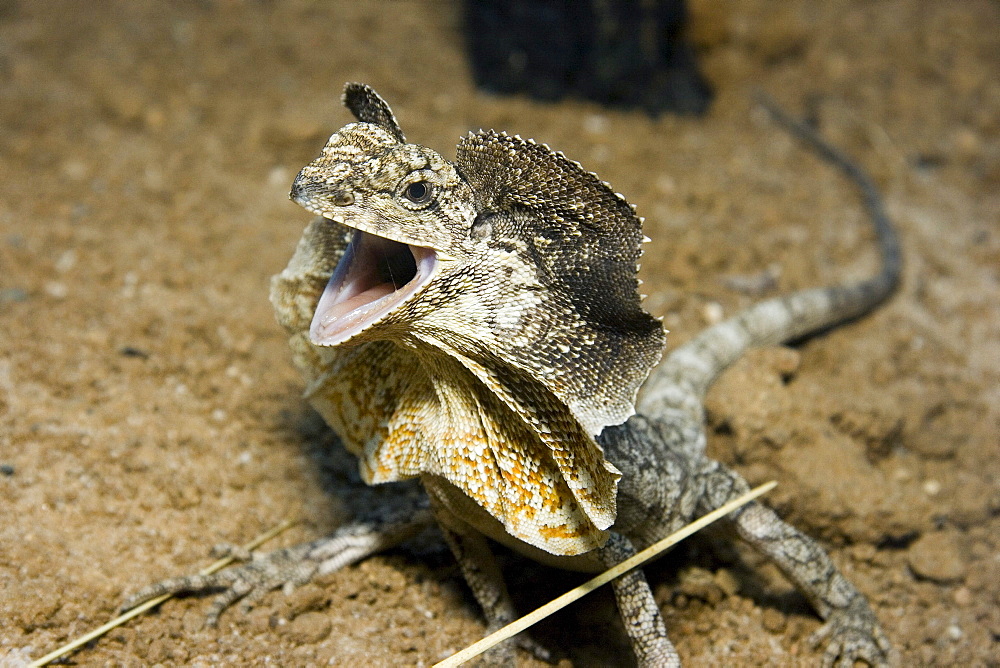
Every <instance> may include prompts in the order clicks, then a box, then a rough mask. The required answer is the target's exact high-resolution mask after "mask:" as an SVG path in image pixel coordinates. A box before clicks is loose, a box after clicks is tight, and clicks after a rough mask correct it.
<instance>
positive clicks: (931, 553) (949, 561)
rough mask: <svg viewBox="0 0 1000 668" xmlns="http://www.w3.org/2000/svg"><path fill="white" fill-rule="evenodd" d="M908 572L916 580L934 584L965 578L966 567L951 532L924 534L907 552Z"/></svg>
mask: <svg viewBox="0 0 1000 668" xmlns="http://www.w3.org/2000/svg"><path fill="white" fill-rule="evenodd" d="M907 561H908V562H909V564H910V570H912V571H913V574H914V575H916V576H917V577H918V578H921V579H924V580H932V581H934V582H955V581H957V580H961V579H963V578H964V577H965V571H966V565H965V560H964V558H963V556H962V553H961V551H960V549H959V546H958V544H957V536H956V534H955V533H954V532H951V531H934V532H931V533H927V534H924V535H923V536H921V537H920V538H918V539H917V540H916V542H914V543H913V545H911V546H910V548H909V550H908V551H907Z"/></svg>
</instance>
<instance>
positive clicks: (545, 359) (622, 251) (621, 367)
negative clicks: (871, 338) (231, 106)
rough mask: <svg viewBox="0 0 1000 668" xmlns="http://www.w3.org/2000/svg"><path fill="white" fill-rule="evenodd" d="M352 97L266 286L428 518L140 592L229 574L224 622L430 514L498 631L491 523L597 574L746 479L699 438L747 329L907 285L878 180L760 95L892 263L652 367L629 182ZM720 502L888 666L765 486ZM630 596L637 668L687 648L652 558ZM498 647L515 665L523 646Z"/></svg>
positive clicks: (771, 333) (312, 362) (309, 176)
mask: <svg viewBox="0 0 1000 668" xmlns="http://www.w3.org/2000/svg"><path fill="white" fill-rule="evenodd" d="M344 102H345V104H346V105H347V107H348V108H349V109H350V110H351V111H352V112H353V113H354V115H355V117H356V118H357V119H358V122H357V123H352V124H350V125H347V126H345V127H344V128H342V129H341V130H340V131H338V132H337V133H335V134H334V135H333V136H332V137H331V138H330V141H329V142H328V144H327V146H326V147H325V148H324V149H323V153H322V154H321V155H320V157H318V158H317V159H316V160H314V161H313V162H312V163H310V164H309V165H308V166H306V167H305V168H303V170H302V171H301V172H300V174H299V176H298V177H297V178H296V180H295V183H294V185H293V187H292V198H293V199H294V200H295V201H297V202H299V203H300V204H302V205H303V206H304V207H305V208H307V209H308V210H310V211H312V212H313V213H316V214H317V215H318V216H320V217H319V218H317V219H316V220H314V221H313V222H312V223H311V224H310V225H309V226H308V227H307V228H306V231H305V233H304V234H303V237H302V239H301V241H300V242H299V245H298V248H297V249H296V252H295V254H294V256H293V257H292V260H291V262H290V263H289V265H288V267H287V268H286V269H285V270H284V271H283V272H282V273H281V274H279V275H278V276H276V277H275V279H274V281H273V284H272V290H271V300H272V303H273V304H274V306H275V311H276V313H277V316H278V320H279V322H280V323H281V324H282V325H283V326H284V327H285V328H286V330H287V331H288V333H289V336H290V345H291V347H292V350H293V355H294V360H295V363H296V365H297V366H298V368H299V369H300V370H301V371H302V373H303V376H304V377H305V379H306V384H307V389H306V396H307V398H308V399H309V401H310V402H311V403H312V404H313V406H314V407H315V408H316V409H317V410H318V411H319V412H320V413H321V414H322V415H323V417H324V419H326V421H327V422H328V423H329V424H330V426H331V427H333V429H334V430H335V431H336V432H337V433H338V434H339V435H340V437H341V439H342V441H343V443H344V445H345V447H347V449H348V450H349V451H351V452H352V453H353V454H355V455H356V456H357V457H358V459H359V468H360V471H361V475H362V477H363V478H364V480H365V482H367V483H369V484H375V483H381V482H389V481H394V480H402V479H406V478H414V477H417V478H419V479H420V480H421V482H422V483H423V485H424V488H425V489H426V491H427V493H428V496H429V498H430V512H428V510H427V509H426V507H424V506H423V505H421V504H420V503H419V502H415V501H413V500H412V499H408V500H406V501H402V502H401V503H400V504H399V505H398V506H392V507H387V508H384V509H375V510H373V511H372V513H371V516H370V517H365V518H359V521H358V522H357V523H356V524H352V525H348V526H347V527H342V528H341V529H340V530H338V532H336V533H335V534H334V535H332V536H329V537H326V538H322V539H319V540H317V541H314V542H313V543H310V544H308V545H305V546H299V547H296V548H290V549H288V550H281V551H278V552H273V553H270V554H268V555H264V556H263V557H260V558H257V559H255V560H254V561H251V562H250V563H248V564H246V565H244V566H241V567H237V568H235V569H232V570H230V571H224V572H222V573H220V574H217V575H213V576H207V577H203V576H192V577H187V578H176V579H173V580H168V581H165V582H163V583H160V584H158V585H154V586H153V587H150V588H147V589H146V590H144V591H142V592H139V594H137V595H136V596H135V597H133V598H132V599H131V600H130V601H129V603H128V605H134V604H135V603H137V602H139V601H141V600H144V599H148V598H151V597H153V596H156V595H159V594H162V593H166V592H178V591H191V590H204V589H207V588H217V587H222V588H223V589H224V591H223V593H222V594H221V595H220V597H219V598H218V599H217V600H216V603H215V604H214V605H213V607H212V612H211V619H212V620H213V621H214V619H216V618H217V616H218V614H219V613H220V612H221V611H222V610H223V609H224V608H225V607H226V606H228V605H230V604H231V603H233V602H234V601H236V600H239V599H240V598H244V597H245V601H248V602H250V603H252V602H253V601H255V600H257V599H258V598H259V597H260V596H262V595H263V593H265V592H267V591H269V590H270V589H272V588H274V587H277V586H281V585H296V584H301V583H303V582H305V581H308V580H309V579H310V578H311V577H313V576H314V575H315V574H317V573H320V572H329V571H332V570H336V569H338V568H342V567H343V566H345V565H347V564H349V563H353V562H354V561H357V560H359V559H362V558H364V557H365V556H368V555H369V554H373V553H375V552H377V551H379V550H382V549H385V548H386V547H388V546H390V545H394V544H396V543H398V542H400V541H402V540H405V539H407V538H408V537H410V536H412V535H413V534H414V533H416V532H417V531H419V530H421V529H422V528H424V527H425V526H427V525H428V524H429V523H430V521H431V516H433V517H434V518H435V519H436V520H437V523H438V525H439V526H440V527H441V529H442V531H443V533H444V535H445V538H446V540H447V541H448V543H449V545H450V546H451V548H452V551H453V553H454V554H455V557H456V558H457V560H458V562H459V565H460V566H461V568H462V572H463V574H464V576H465V578H466V580H467V582H468V583H469V586H470V588H471V589H472V591H473V593H474V595H475V596H476V599H477V600H478V601H479V603H480V604H481V605H482V608H483V610H484V613H485V614H486V617H487V620H488V622H489V625H490V627H491V628H495V627H499V626H502V625H503V624H505V623H507V622H509V621H511V620H512V619H513V616H514V608H513V606H512V605H511V602H510V598H509V596H508V594H507V589H506V587H505V585H504V582H503V581H502V577H501V573H500V569H499V568H498V567H497V566H496V564H495V562H494V559H493V555H492V552H491V550H490V548H489V545H488V542H487V541H486V540H485V538H484V537H489V538H492V539H493V540H496V541H498V542H500V543H502V544H505V545H507V546H509V547H511V548H512V549H515V550H518V551H520V552H522V553H524V554H527V555H528V556H531V557H532V558H535V559H538V560H539V561H542V562H545V563H549V564H552V565H555V566H558V567H562V568H570V569H576V570H585V571H592V570H601V569H603V568H605V567H607V566H609V565H612V564H614V563H618V562H619V561H621V560H623V559H625V558H627V557H628V556H630V555H631V554H634V553H635V552H636V551H638V550H641V549H642V548H644V547H646V546H648V545H649V544H651V543H652V542H654V541H656V540H658V539H659V538H662V537H663V536H665V535H667V534H669V533H671V532H672V531H674V530H676V529H677V528H679V527H681V526H683V525H684V524H686V523H688V522H689V521H690V520H692V519H693V518H695V517H697V516H699V515H701V514H704V513H705V512H708V511H709V510H712V509H714V508H717V507H719V506H720V505H722V504H724V503H726V502H727V501H729V500H730V499H732V498H734V497H735V496H738V495H739V494H742V493H743V492H745V491H746V490H747V489H748V486H747V484H746V482H745V481H744V480H743V479H742V478H741V477H740V476H739V475H738V474H736V473H735V472H733V471H730V470H728V469H726V468H725V467H724V466H722V465H721V464H719V463H717V462H714V461H712V460H710V459H708V458H707V457H706V456H705V454H704V450H705V432H704V417H705V416H704V408H703V401H704V395H705V392H706V391H707V390H708V388H709V386H710V385H711V383H712V381H713V380H714V379H715V378H716V377H717V376H718V375H719V374H720V373H721V372H722V371H723V370H724V369H725V368H726V367H727V366H729V365H730V364H731V363H732V362H734V361H735V360H736V359H737V358H738V357H739V356H740V355H741V354H742V353H743V352H744V351H745V350H746V349H748V348H750V347H753V346H763V345H773V344H777V343H781V342H785V341H789V340H792V339H797V338H801V337H802V336H805V335H808V334H810V333H813V332H816V331H819V330H822V329H825V328H828V327H830V326H832V325H835V324H837V323H840V322H843V321H845V320H849V319H852V318H856V317H858V316H860V315H862V314H864V313H866V312H868V311H870V310H871V309H872V308H874V307H875V306H876V305H877V304H879V303H880V302H882V301H883V300H884V299H886V298H887V297H888V296H889V295H890V294H891V293H892V291H893V290H894V289H895V287H896V285H897V283H898V281H899V275H900V264H901V263H900V253H899V248H898V243H897V241H896V237H895V233H894V232H893V228H892V225H891V224H890V222H889V220H888V218H887V217H886V215H885V213H884V212H883V210H882V204H881V200H880V199H879V196H878V193H877V192H876V191H875V189H874V187H873V186H872V185H871V183H870V181H869V180H868V179H867V177H866V176H865V175H864V173H862V172H861V171H860V170H859V169H858V168H857V167H856V166H854V165H853V163H851V162H850V161H849V160H847V159H846V158H845V157H843V156H842V155H840V154H839V153H837V152H836V151H835V150H833V149H832V148H830V147H829V146H828V145H826V144H825V143H824V142H823V141H822V140H821V139H819V138H818V137H817V136H816V135H815V133H813V132H812V131H811V130H810V129H809V128H807V127H805V126H803V125H801V124H799V123H797V122H796V121H794V120H792V119H791V118H789V117H787V116H785V115H784V114H783V113H782V112H781V111H779V110H778V109H776V108H775V107H773V105H769V103H766V102H765V106H768V107H769V109H770V110H771V112H772V114H773V115H774V117H775V118H776V119H777V120H778V121H779V122H780V123H782V124H783V125H784V126H786V128H788V129H789V130H790V131H791V132H792V133H793V134H794V135H796V136H797V137H799V138H801V139H802V140H804V141H805V142H807V143H809V144H810V145H811V146H812V147H813V149H814V150H816V151H817V152H818V153H819V154H820V155H821V156H823V157H824V158H826V159H827V160H828V161H830V162H831V163H832V164H834V165H835V166H837V167H838V168H840V169H841V170H842V171H844V172H845V173H846V175H847V176H848V178H850V179H851V180H852V182H854V183H855V184H856V185H857V186H858V187H859V189H860V191H861V193H862V196H863V198H864V201H865V204H866V206H867V208H868V210H869V213H870V214H871V217H872V220H873V222H874V226H875V229H876V232H877V236H878V240H879V246H880V249H881V252H882V259H883V262H882V268H881V270H880V271H879V272H878V274H876V275H875V276H873V277H872V278H870V279H868V280H865V281H861V282H858V283H855V284H847V285H840V286H833V287H827V288H820V289H813V290H806V291H802V292H798V293H794V294H792V295H788V296H785V297H782V298H778V299H772V300H768V301H765V302H761V303H760V304H757V305H755V306H753V307H751V308H749V309H747V310H746V311H744V312H743V313H741V314H739V315H737V316H735V317H733V318H731V319H729V320H727V321H725V322H722V323H720V324H718V325H715V326H714V327H711V328H709V329H707V330H705V331H704V332H703V333H702V334H701V335H699V336H698V337H696V338H695V339H693V340H692V341H690V342H689V343H687V344H685V345H684V346H681V347H680V348H678V349H676V350H675V351H673V352H672V353H671V354H670V355H669V356H668V357H666V359H664V360H663V362H662V363H661V364H659V366H656V365H657V362H658V360H659V357H660V354H661V349H662V345H663V340H664V338H663V332H662V329H661V328H660V326H659V323H658V322H657V321H655V320H654V319H653V318H651V317H650V316H649V315H648V314H646V313H645V312H644V311H643V310H642V308H641V305H640V303H639V297H638V295H637V292H636V288H637V282H636V278H635V272H636V269H637V261H638V258H639V254H640V244H641V241H642V235H641V231H640V220H639V219H638V218H637V217H636V215H635V213H634V212H633V210H632V208H631V206H630V205H628V203H627V202H625V200H624V199H623V198H622V197H621V196H620V195H617V194H616V193H614V192H613V191H612V190H611V189H610V187H609V186H608V185H607V184H605V183H603V182H601V181H600V180H599V179H598V178H597V177H595V176H594V175H592V174H589V173H587V172H585V171H584V170H583V169H582V168H581V167H580V166H579V165H577V164H576V163H573V162H571V161H569V160H567V159H566V158H565V157H563V156H562V155H561V154H558V153H554V152H552V151H551V150H549V149H548V148H547V147H545V146H542V145H539V144H535V143H534V142H531V141H526V140H522V139H520V138H518V137H509V136H507V135H505V134H499V133H496V132H493V131H486V132H479V133H474V134H471V135H469V136H467V137H465V138H464V139H463V140H462V141H461V143H460V144H459V147H458V159H457V161H456V162H455V163H451V162H448V161H447V160H445V159H444V158H442V157H441V156H440V155H439V154H437V153H436V152H434V151H432V150H430V149H428V148H425V147H422V146H419V145H416V144H407V143H405V138H404V135H403V133H402V131H401V130H400V129H399V126H398V124H397V123H396V120H395V117H394V116H393V114H392V111H391V110H390V109H389V107H388V105H386V103H385V102H384V101H383V100H382V99H381V98H380V97H379V96H378V95H377V94H376V93H375V92H374V91H373V90H372V89H370V88H369V87H367V86H364V85H361V84H348V86H347V88H346V90H345V94H344ZM352 239H353V241H352ZM386 240H391V241H386ZM341 260H343V262H341ZM338 263H340V264H339V265H338ZM364 263H368V265H365V266H362V265H364ZM376 264H377V265H378V267H379V268H378V270H375V269H372V268H371V266H374V265H376ZM369 265H371V266H369ZM338 267H339V268H338ZM335 272H336V275H335ZM331 276H334V278H333V279H332V280H331ZM328 283H329V286H328ZM367 290H370V292H366V291H367ZM654 367H656V368H655V369H654ZM651 372H652V373H651ZM647 377H648V379H647ZM644 381H645V385H644V387H643V390H642V393H641V395H639V400H638V409H639V412H638V414H636V412H635V407H636V404H635V402H636V396H637V391H638V390H639V387H640V385H641V384H642V383H643V382H644ZM728 521H729V522H731V523H732V524H733V525H734V527H735V529H736V531H737V533H738V535H739V536H740V537H741V538H742V539H743V540H745V541H747V542H748V543H749V544H750V545H752V546H753V547H755V548H756V549H757V550H759V551H760V552H761V553H763V554H764V555H766V556H768V557H769V558H770V559H772V560H773V561H774V562H775V563H776V564H777V565H778V567H779V568H780V569H781V570H782V571H783V572H784V573H785V575H786V576H787V577H788V579H789V580H790V581H791V582H793V583H794V584H795V585H796V586H797V587H798V588H799V589H800V590H801V591H802V592H803V593H804V594H805V596H806V597H807V598H808V599H809V601H810V602H811V603H812V605H813V607H814V608H815V609H816V612H817V613H818V614H819V615H820V616H821V617H822V618H823V619H824V620H826V624H825V625H824V627H823V628H822V629H821V631H820V633H819V634H817V636H818V638H826V639H828V640H829V642H828V645H827V650H826V652H825V654H824V657H823V662H824V664H825V665H833V664H836V665H843V666H849V665H852V664H853V662H854V660H856V659H859V660H864V661H866V662H868V663H869V664H871V665H885V664H888V663H891V662H892V661H893V659H894V654H893V651H892V649H891V647H890V645H889V642H888V640H887V639H886V637H885V634H884V633H883V632H882V630H881V629H880V627H879V625H878V621H877V620H876V618H875V616H874V614H873V613H872V611H871V609H870V607H869V606H868V603H867V602H866V600H865V598H864V596H863V595H862V594H861V593H860V592H858V590H857V589H855V588H854V586H853V585H851V584H850V583H849V582H848V581H847V580H846V579H844V577H843V576H842V575H841V574H840V573H839V572H838V571H837V569H836V568H835V566H834V565H833V563H832V562H831V560H830V558H829V557H828V556H827V555H826V553H825V552H824V551H823V550H822V548H820V547H819V545H817V544H816V543H815V542H814V541H812V540H811V539H809V538H808V537H806V536H805V535H803V534H801V533H800V532H798V531H797V530H796V529H794V528H792V527H791V526H789V525H787V524H786V523H784V522H783V521H781V519H779V518H778V517H777V515H775V514H774V513H773V512H772V511H771V510H769V509H767V508H766V507H764V506H763V505H761V504H759V503H756V502H753V503H751V504H749V505H747V506H745V507H743V508H741V509H740V510H738V511H735V512H733V513H732V514H730V515H729V517H728ZM614 590H615V596H616V598H617V601H618V605H619V609H620V611H621V614H622V618H623V621H624V624H625V628H626V631H627V633H628V634H629V637H630V640H631V642H632V647H633V649H634V651H635V655H636V657H637V660H638V661H639V664H640V665H643V666H675V665H679V658H678V655H677V652H676V650H675V649H674V647H673V645H672V644H671V642H670V640H669V639H668V637H667V631H666V627H665V625H664V623H663V619H662V617H661V615H660V611H659V609H658V608H657V606H656V603H655V601H654V600H653V596H652V593H651V591H650V588H649V585H648V584H647V582H646V579H645V576H644V575H643V573H642V571H641V570H636V571H633V572H631V573H630V574H627V575H625V576H622V577H621V578H619V579H618V580H617V581H616V582H615V583H614ZM488 658H489V660H490V662H492V663H510V662H511V661H512V660H513V648H512V647H510V646H509V645H508V646H500V647H499V648H497V649H495V650H494V651H493V652H492V653H491V654H489V655H488Z"/></svg>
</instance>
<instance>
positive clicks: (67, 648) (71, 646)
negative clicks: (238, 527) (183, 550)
mask: <svg viewBox="0 0 1000 668" xmlns="http://www.w3.org/2000/svg"><path fill="white" fill-rule="evenodd" d="M293 524H295V522H292V521H291V520H285V521H284V522H282V523H281V524H279V525H277V526H276V527H274V528H272V529H271V530H269V531H266V532H264V533H262V534H261V535H259V536H257V537H256V538H254V539H253V540H252V541H250V542H249V543H247V544H246V545H244V546H243V549H244V550H246V551H248V552H249V551H250V550H253V549H254V548H256V547H259V546H260V545H262V544H264V543H266V542H267V541H269V540H271V539H272V538H274V537H275V536H277V535H278V534H279V533H281V532H282V531H284V530H285V529H287V528H288V527H290V526H292V525H293ZM235 560H236V559H235V557H231V556H230V557H223V558H222V559H219V560H218V561H216V562H215V563H213V564H211V565H209V566H207V567H206V568H203V569H202V570H201V571H199V575H211V574H212V573H214V572H215V571H217V570H220V569H222V568H225V567H226V566H228V565H229V564H231V563H232V562H234V561H235ZM171 597H173V594H163V595H161V596H157V597H156V598H152V599H150V600H148V601H146V602H145V603H142V604H140V605H137V606H135V607H134V608H132V609H131V610H129V611H128V612H125V613H123V614H121V615H119V616H118V617H116V618H114V619H112V620H111V621H110V622H108V623H107V624H105V625H104V626H101V627H99V628H96V629H94V630H93V631H91V632H90V633H87V634H86V635H82V636H80V637H79V638H77V639H76V640H74V641H72V642H69V643H66V644H65V645H63V646H62V647H60V648H59V649H57V650H56V651H54V652H51V653H49V654H46V655H45V656H43V657H42V658H40V659H36V660H35V661H32V662H31V663H29V664H28V668H39V666H45V665H48V664H49V663H51V662H52V661H55V660H56V659H58V658H59V657H61V656H63V655H64V654H68V653H70V652H72V651H73V650H75V649H77V648H78V647H80V646H81V645H85V644H87V643H88V642H90V641H91V640H93V639H94V638H99V637H101V636H102V635H104V634H105V633H107V632H108V631H110V630H111V629H113V628H115V627H117V626H121V625H122V624H124V623H125V622H127V621H128V620H130V619H132V618H133V617H138V616H139V615H141V614H142V613H144V612H146V611H147V610H149V609H150V608H155V607H156V606H158V605H159V604H160V603H163V602H164V601H166V600H167V599H168V598H171Z"/></svg>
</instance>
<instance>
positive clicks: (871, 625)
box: [809, 605, 898, 668]
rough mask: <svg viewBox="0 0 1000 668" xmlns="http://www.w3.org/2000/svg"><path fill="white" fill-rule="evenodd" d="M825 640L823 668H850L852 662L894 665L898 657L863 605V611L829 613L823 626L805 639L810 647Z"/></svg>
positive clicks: (872, 616) (847, 610) (845, 610)
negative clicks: (826, 643)
mask: <svg viewBox="0 0 1000 668" xmlns="http://www.w3.org/2000/svg"><path fill="white" fill-rule="evenodd" d="M824 640H829V644H828V645H827V648H826V651H825V652H824V653H823V668H834V667H836V668H852V666H854V662H855V661H864V662H866V663H867V664H868V665H870V666H873V667H874V666H878V667H880V668H881V667H882V666H894V665H897V664H898V658H897V656H896V653H895V651H894V650H893V648H892V645H891V644H890V643H889V639H888V638H887V637H886V635H885V632H883V631H882V629H881V627H879V625H878V620H876V619H875V615H874V614H873V613H872V612H871V610H870V609H869V608H868V606H867V605H865V606H864V609H863V610H854V609H850V608H848V609H842V610H836V611H834V612H833V613H831V614H830V616H829V618H827V620H826V623H825V624H823V626H821V627H820V628H819V629H818V630H817V631H816V632H815V633H813V634H812V635H811V636H810V637H809V642H810V644H811V645H812V646H813V647H817V646H818V645H820V644H821V643H822V642H823V641H824Z"/></svg>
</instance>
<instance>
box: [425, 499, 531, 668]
mask: <svg viewBox="0 0 1000 668" xmlns="http://www.w3.org/2000/svg"><path fill="white" fill-rule="evenodd" d="M425 487H426V489H427V492H428V496H429V497H430V499H431V509H432V511H433V512H434V517H435V519H437V523H438V527H439V528H440V529H441V533H442V534H443V535H444V539H445V542H446V543H448V547H450V548H451V552H452V554H453V555H454V556H455V561H457V562H458V567H459V568H460V569H461V571H462V576H463V577H464V578H465V582H466V584H467V585H469V589H471V590H472V595H473V596H475V598H476V601H477V602H478V603H479V606H480V607H481V608H482V610H483V615H484V616H485V617H486V625H487V629H488V632H489V633H492V632H494V631H496V630H498V629H501V628H503V627H504V626H506V625H507V624H510V623H511V622H513V621H514V619H515V618H516V614H517V613H516V612H515V610H514V604H513V602H512V601H511V598H510V593H509V592H508V591H507V585H506V584H505V583H504V579H503V573H501V571H500V566H499V564H498V563H497V560H496V556H495V555H494V554H493V550H492V549H490V545H489V543H488V541H487V539H486V537H485V536H484V535H483V534H482V533H480V532H479V531H477V530H476V529H475V528H474V527H472V526H471V525H469V523H468V522H466V521H464V520H463V519H461V518H460V517H459V516H458V514H457V513H456V512H453V511H452V510H451V509H450V508H449V507H448V503H447V497H446V496H443V495H439V494H438V493H436V492H437V491H440V490H438V489H437V486H436V485H435V484H434V483H433V481H429V480H425ZM518 642H519V643H521V644H526V649H528V650H529V651H532V652H533V653H535V654H547V652H544V651H543V650H541V648H538V647H534V646H533V645H532V644H531V643H530V641H525V640H524V639H523V638H518ZM543 658H544V657H543ZM483 662H484V663H485V664H486V665H491V666H514V665H515V656H514V644H513V643H511V642H510V641H507V642H503V643H500V644H499V645H497V646H496V647H493V648H492V649H490V650H489V651H488V652H486V654H485V656H484V658H483Z"/></svg>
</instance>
